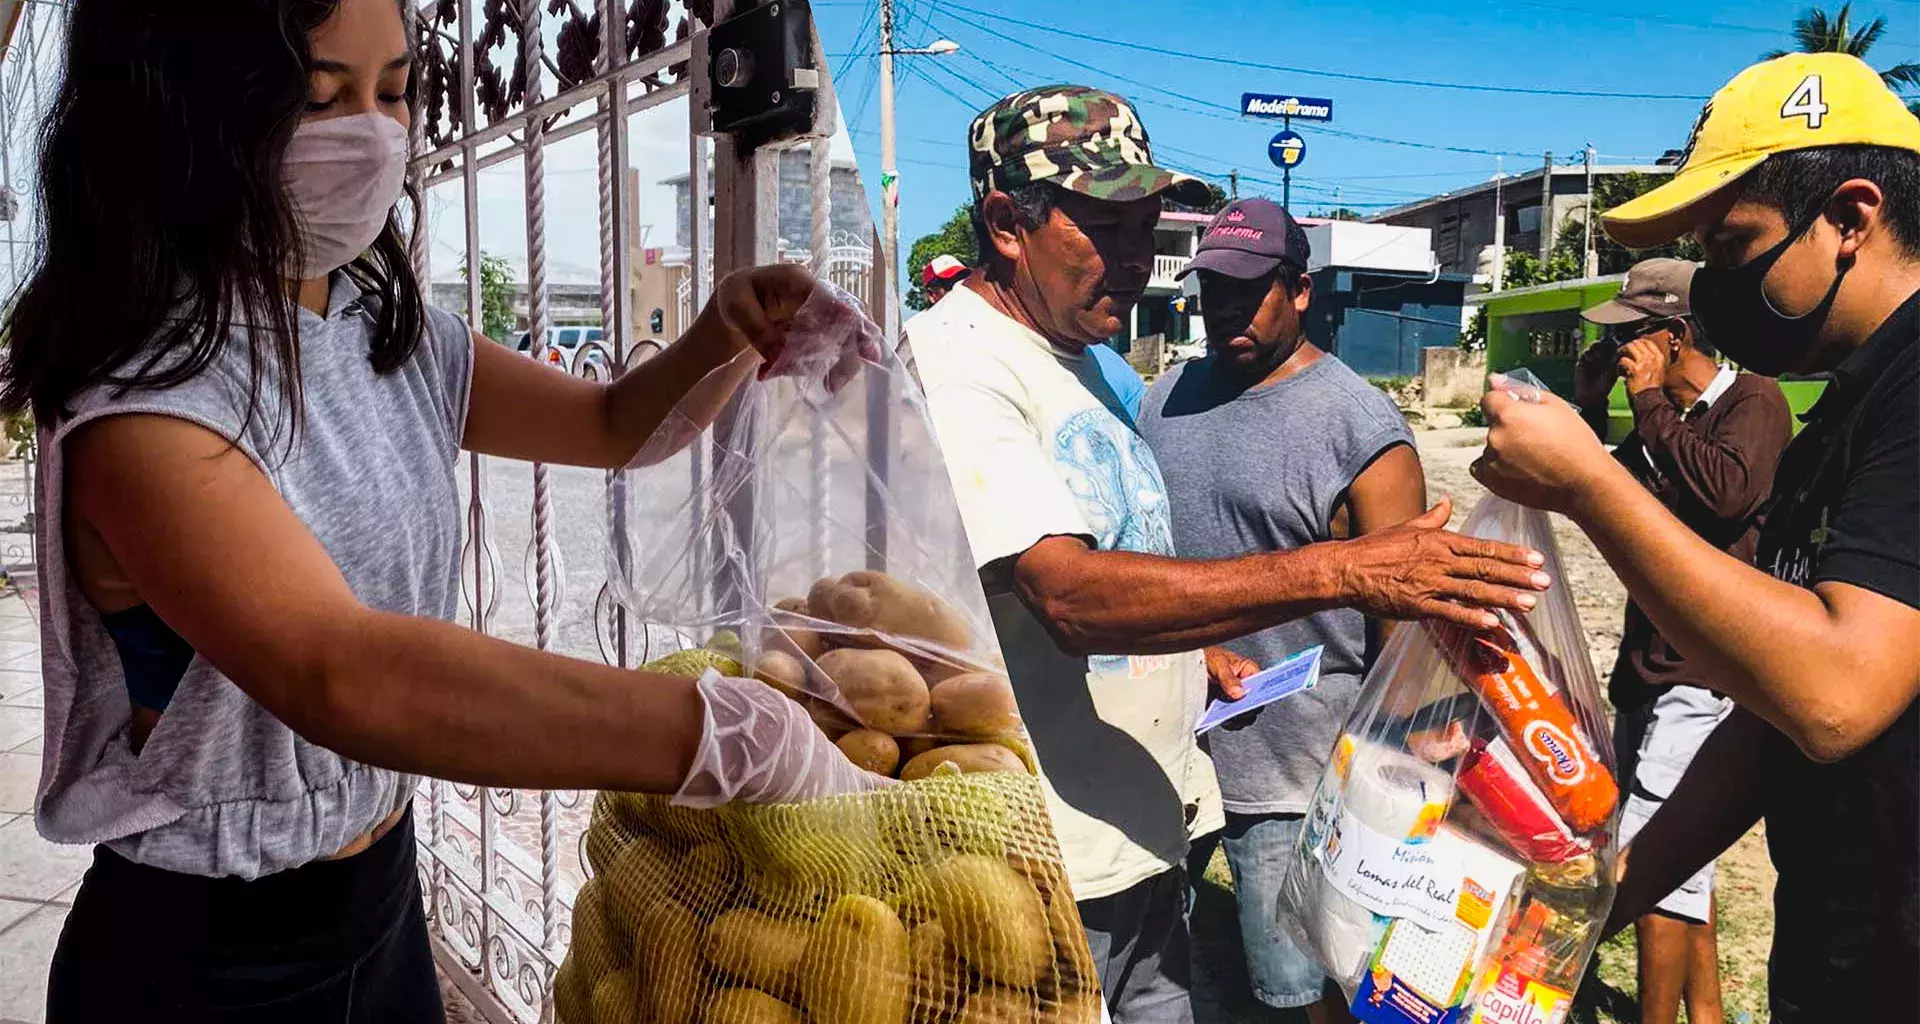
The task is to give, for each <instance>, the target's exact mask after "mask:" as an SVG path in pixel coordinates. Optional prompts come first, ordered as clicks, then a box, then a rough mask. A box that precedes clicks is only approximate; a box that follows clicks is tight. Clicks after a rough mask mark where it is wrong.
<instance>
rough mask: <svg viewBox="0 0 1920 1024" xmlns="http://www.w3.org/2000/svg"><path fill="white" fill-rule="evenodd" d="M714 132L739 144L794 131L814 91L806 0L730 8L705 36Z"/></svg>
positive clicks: (804, 125)
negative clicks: (734, 139)
mask: <svg viewBox="0 0 1920 1024" xmlns="http://www.w3.org/2000/svg"><path fill="white" fill-rule="evenodd" d="M707 40H708V41H707V54H708V60H707V76H708V80H709V85H710V86H711V87H712V91H711V93H710V95H711V96H712V116H713V130H714V131H715V132H716V133H728V134H732V135H734V136H735V137H736V138H737V139H739V140H740V141H742V142H749V143H755V144H757V143H761V142H768V141H772V140H774V139H779V138H784V137H789V136H794V135H800V134H804V133H806V132H807V131H809V130H810V129H811V128H812V126H813V117H814V104H815V102H816V101H817V97H818V95H819V89H818V88H817V84H818V82H819V80H820V79H819V76H821V75H825V74H827V73H828V72H827V69H825V68H822V67H818V66H817V65H816V63H815V61H814V53H813V9H812V7H811V5H809V4H808V2H807V0H761V2H760V3H758V4H756V5H755V6H752V7H747V8H744V9H738V10H736V13H735V14H734V15H733V17H731V18H728V19H727V20H726V21H723V22H721V23H719V24H718V25H715V26H713V28H712V29H711V31H710V32H709V34H708V37H707Z"/></svg>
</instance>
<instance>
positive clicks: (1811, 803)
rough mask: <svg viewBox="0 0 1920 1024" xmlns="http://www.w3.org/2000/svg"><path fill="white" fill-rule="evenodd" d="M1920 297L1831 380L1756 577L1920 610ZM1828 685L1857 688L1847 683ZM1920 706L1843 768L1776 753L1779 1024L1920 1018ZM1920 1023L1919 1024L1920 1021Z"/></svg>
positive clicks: (1764, 537)
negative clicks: (1827, 586)
mask: <svg viewBox="0 0 1920 1024" xmlns="http://www.w3.org/2000/svg"><path fill="white" fill-rule="evenodd" d="M1917 357H1920V293H1915V294H1914V295H1913V296H1912V297H1910V298H1909V299H1908V300H1907V301H1906V303H1905V304H1903V305H1902V306H1901V307H1900V308H1899V310H1898V311H1896V312H1895V313H1894V314H1893V316H1891V317H1889V318H1888V319H1887V321H1886V322H1885V323H1884V324H1882V325H1881V326H1880V328H1879V329H1878V330H1877V331H1875V332H1874V335H1873V337H1872V338H1871V339H1869V340H1868V342H1867V343H1866V344H1865V345H1864V346H1862V347H1861V348H1860V349H1858V350H1857V351H1855V352H1854V354H1853V355H1851V356H1849V357H1848V358H1847V360H1846V361H1845V362H1844V363H1842V364H1841V365H1840V366H1839V367H1838V368H1837V369H1835V370H1834V373H1833V381H1832V383H1831V384H1829V385H1828V387H1827V390H1826V393H1825V394H1823V395H1822V396H1821V398H1820V401H1819V402H1818V403H1817V404H1816V405H1815V406H1814V407H1813V409H1812V410H1811V411H1809V412H1808V414H1807V417H1806V419H1807V426H1806V428H1805V430H1803V431H1802V432H1801V434H1800V436H1799V437H1798V438H1796V439H1795V440H1794V442H1793V444H1792V445H1790V446H1789V447H1788V448H1787V451H1786V453H1785V455H1783V456H1782V457H1781V460H1780V468H1779V472H1778V474H1777V475H1776V477H1775V480H1774V497H1773V503H1772V504H1771V505H1770V506H1769V508H1768V510H1767V513H1766V525H1765V526H1764V528H1763V529H1762V530H1761V533H1760V540H1759V550H1758V555H1757V557H1756V559H1755V564H1756V565H1758V566H1759V567H1760V568H1761V569H1762V570H1765V571H1767V572H1771V573H1772V574H1773V575H1774V576H1776V577H1778V578H1779V579H1783V580H1786V581H1787V582H1789V583H1793V584H1796V585H1798V586H1803V587H1812V586H1814V585H1815V584H1818V583H1826V582H1835V583H1847V584H1851V585H1853V586H1856V587H1861V588H1864V589H1866V590H1871V591H1874V592H1875V593H1879V594H1884V595H1886V596H1887V597H1890V598H1893V599H1894V600H1896V601H1900V602H1902V603H1904V604H1906V605H1908V606H1910V607H1920V362H1917V361H1916V360H1917ZM1829 682H1830V685H1834V686H1845V685H1846V684H1847V681H1846V680H1845V679H1843V678H1835V679H1833V680H1830V681H1829ZM1917 708H1920V705H1914V704H1909V705H1908V706H1907V709H1906V711H1905V712H1903V713H1902V714H1901V715H1900V717H1899V719H1898V720H1897V721H1895V722H1894V724H1893V726H1892V727H1891V728H1889V729H1887V731H1886V732H1884V733H1882V734H1881V735H1880V736H1879V737H1878V738H1876V739H1874V740H1873V741H1872V742H1870V743H1868V744H1867V745H1866V747H1864V748H1863V749H1861V750H1860V751H1859V752H1858V753H1856V754H1854V755H1853V756H1852V757H1849V758H1846V759H1845V760H1842V761H1839V762H1836V763H1833V764H1820V763H1818V762H1815V761H1813V760H1810V759H1809V758H1807V756H1806V755H1804V754H1802V753H1801V752H1800V751H1799V750H1798V749H1797V748H1796V747H1795V746H1794V745H1793V744H1792V742H1790V741H1789V740H1788V739H1787V738H1786V737H1785V736H1784V735H1781V734H1779V733H1773V734H1771V735H1770V736H1769V740H1768V742H1769V743H1770V744H1772V749H1770V750H1769V751H1768V757H1767V758H1766V761H1765V763H1766V764H1767V766H1768V768H1767V771H1768V774H1769V778H1768V779H1767V783H1768V785H1767V793H1766V796H1765V801H1766V819H1767V843H1768V847H1769V849H1770V850H1771V851H1772V854H1773V862H1774V866H1775V867H1776V868H1778V869H1779V871H1780V880H1779V885H1778V887H1777V888H1776V889H1775V891H1774V932H1773V935H1774V940H1773V957H1772V960H1771V962H1770V963H1769V982H1768V986H1769V991H1770V994H1771V998H1772V1002H1773V1020H1774V1021H1775V1022H1776V1024H1789V1022H1800V1021H1822V1022H1824V1021H1841V1020H1847V1021H1852V1020H1862V1021H1865V1020H1885V1019H1894V1018H1889V1017H1885V1016H1882V1014H1884V1013H1885V1011H1887V1010H1889V1009H1894V1008H1898V1009H1899V1012H1902V1013H1913V1012H1915V1007H1916V1006H1920V710H1917ZM1908 1019H1911V1018H1908Z"/></svg>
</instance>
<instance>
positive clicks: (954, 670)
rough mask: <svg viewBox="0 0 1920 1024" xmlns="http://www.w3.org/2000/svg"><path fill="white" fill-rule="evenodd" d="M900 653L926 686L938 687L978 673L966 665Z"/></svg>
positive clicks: (904, 652) (909, 653)
mask: <svg viewBox="0 0 1920 1024" xmlns="http://www.w3.org/2000/svg"><path fill="white" fill-rule="evenodd" d="M901 653H903V654H906V655H907V660H908V661H911V662H913V668H914V671H916V672H918V673H920V678H922V679H925V680H926V681H927V685H928V686H939V685H940V684H941V683H944V682H946V681H947V680H949V679H952V678H954V677H955V676H964V675H967V674H969V673H972V672H976V671H978V670H977V669H975V668H973V667H971V666H968V665H956V664H954V663H952V662H950V661H938V660H935V659H932V658H923V657H920V656H919V655H918V654H916V653H911V652H906V651H903V652H901Z"/></svg>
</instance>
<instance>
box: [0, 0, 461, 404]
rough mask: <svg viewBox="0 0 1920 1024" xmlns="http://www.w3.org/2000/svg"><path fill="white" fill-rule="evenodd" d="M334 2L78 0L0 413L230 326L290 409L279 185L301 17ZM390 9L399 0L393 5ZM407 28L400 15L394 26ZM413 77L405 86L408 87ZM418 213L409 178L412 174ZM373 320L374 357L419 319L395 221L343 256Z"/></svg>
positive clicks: (175, 372) (110, 381)
mask: <svg viewBox="0 0 1920 1024" xmlns="http://www.w3.org/2000/svg"><path fill="white" fill-rule="evenodd" d="M339 3H340V0H192V2H189V3H154V2H153V0H74V3H73V6H72V11H71V17H70V20H69V25H68V30H67V45H66V63H65V72H64V80H63V81H62V83H61V87H60V90H59V93H58V96H57V97H56V99H55V101H54V105H53V108H52V110H51V111H50V112H49V113H48V115H47V118H46V122H45V123H44V124H43V125H42V127H41V143H40V164H39V202H40V239H39V242H40V257H39V262H38V264H37V266H36V267H35V269H34V272H33V276H32V278H31V279H30V280H29V281H28V283H27V285H26V287H25V288H24V289H23V290H22V291H21V293H20V295H19V298H18V301H17V302H16V303H15V304H14V307H13V309H12V310H11V312H10V313H9V314H8V316H7V322H6V328H5V329H6V338H7V348H8V352H7V358H6V361H5V365H4V367H0V411H4V412H6V413H9V414H12V413H18V412H19V411H21V410H22V409H24V408H27V407H29V406H31V407H32V409H33V412H34V415H35V416H36V417H37V418H38V419H39V421H40V422H41V423H46V424H51V423H53V422H54V421H56V420H58V419H59V418H60V417H62V416H63V415H65V414H66V413H67V410H68V406H69V404H70V403H71V402H72V400H73V398H74V396H75V395H76V394H78V393H79V392H80V391H82V390H83V389H86V388H89V387H94V386H98V385H102V384H104V385H107V386H110V387H113V388H115V389H116V391H118V392H124V391H127V390H130V389H134V388H155V389H158V388H167V387H172V386H175V385H178V384H181V383H184V382H186V381H188V380H191V379H193V378H195V377H196V376H198V375H199V374H201V373H202V372H205V371H206V369H207V366H208V364H209V363H210V362H212V360H213V359H214V357H215V356H216V355H217V354H218V353H219V351H220V350H221V349H222V348H223V347H224V346H226V345H227V344H228V343H229V342H228V338H229V336H230V334H231V332H232V331H233V330H234V329H235V328H236V327H237V326H239V325H246V327H245V334H246V338H247V345H248V354H249V357H250V365H251V370H250V372H251V375H252V379H251V381H250V384H251V387H250V388H249V392H250V396H251V397H250V399H249V405H248V408H247V410H246V414H245V415H246V420H247V422H249V423H250V422H251V421H252V420H253V418H254V416H255V415H256V413H257V412H258V411H259V407H260V401H261V394H262V391H263V386H265V385H267V384H269V383H272V384H277V385H279V388H280V390H281V393H282V394H283V395H285V397H286V408H287V412H288V416H287V420H286V422H285V423H283V424H276V425H275V430H276V436H277V435H278V431H279V428H280V427H281V426H283V425H284V426H287V427H291V428H294V429H297V428H298V425H299V422H300V410H301V393H300V355H299V352H300V341H299V331H298V323H299V320H298V312H297V311H296V309H295V307H294V305H293V303H292V301H291V296H290V295H289V294H288V287H287V275H286V268H287V267H288V266H289V265H290V264H291V262H292V259H290V256H291V255H292V254H296V253H297V252H298V251H299V227H298V224H297V219H296V216H295V214H294V212H293V209H292V207H291V206H290V204H289V201H288V199H287V196H286V194H285V192H284V191H283V190H282V188H281V164H282V158H283V156H284V154H285V152H286V147H287V142H288V140H289V139H290V138H291V136H292V134H293V131H294V128H295V127H296V126H297V125H298V124H299V122H300V118H301V115H302V113H304V111H305V109H306V105H307V101H308V65H309V59H310V57H309V54H308V46H307V37H308V35H309V34H310V33H311V32H312V31H313V30H314V29H316V28H318V27H319V26H320V25H322V24H323V23H325V22H326V20H327V19H328V18H329V17H331V16H332V15H333V12H334V10H335V9H336V8H337V7H338V6H339ZM403 10H404V8H403ZM409 35H411V33H410V34H409ZM416 96H417V89H416V87H414V86H413V85H409V87H408V96H407V101H408V105H409V106H410V107H412V106H415V105H416ZM407 195H408V200H409V202H410V204H411V206H412V210H413V212H414V218H413V223H416V224H417V223H419V217H418V211H419V193H418V192H417V190H415V189H414V188H413V187H412V186H409V188H408V193H407ZM347 273H348V274H349V275H351V277H352V278H353V279H354V281H355V282H356V283H358V284H359V285H360V286H361V287H362V288H363V289H364V290H365V291H366V292H367V293H368V295H369V296H370V298H371V299H374V300H377V301H374V302H370V303H369V308H370V310H371V311H372V312H373V313H374V316H375V317H376V321H377V324H378V330H377V331H376V332H375V335H374V341H373V350H372V362H373V366H374V369H375V370H376V371H378V372H381V373H386V372H390V371H392V370H394V369H395V368H397V367H399V366H400V365H401V364H402V363H404V362H406V361H407V359H408V358H410V357H411V356H412V355H413V352H414V350H415V348H416V346H418V345H419V343H420V338H421V334H422V332H423V330H424V328H425V323H426V309H425V304H424V302H423V300H422V298H421V295H420V285H419V282H418V281H417V280H416V279H415V276H414V272H413V267H412V264H411V262H410V261H409V257H408V253H407V246H406V244H405V242H404V241H403V239H402V235H401V233H400V227H399V223H398V220H397V219H396V218H395V216H394V215H392V214H389V215H388V220H387V226H386V229H385V230H383V231H382V232H381V234H380V237H379V239H378V240H377V241H376V242H375V243H374V245H373V247H372V249H370V250H369V251H368V252H367V253H366V254H364V255H362V256H361V257H360V258H359V259H358V260H356V261H355V262H354V263H353V264H352V265H351V266H350V267H348V268H347Z"/></svg>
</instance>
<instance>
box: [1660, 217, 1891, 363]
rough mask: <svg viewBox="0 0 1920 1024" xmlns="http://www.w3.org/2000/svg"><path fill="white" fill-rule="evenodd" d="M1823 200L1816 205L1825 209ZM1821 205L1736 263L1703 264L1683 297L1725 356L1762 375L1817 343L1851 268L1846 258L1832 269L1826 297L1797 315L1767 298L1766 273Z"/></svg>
mask: <svg viewBox="0 0 1920 1024" xmlns="http://www.w3.org/2000/svg"><path fill="white" fill-rule="evenodd" d="M1824 209H1825V205H1824V204H1822V206H1821V208H1820V210H1824ZM1820 210H1816V211H1815V212H1814V215H1813V216H1812V217H1810V218H1808V219H1807V221H1806V223H1804V224H1802V225H1800V226H1799V227H1798V229H1797V230H1794V231H1792V232H1789V233H1788V234H1787V237H1786V238H1785V239H1784V240H1783V241H1781V243H1780V244H1779V245H1776V246H1774V247H1773V248H1771V249H1768V250H1767V251H1766V252H1763V253H1761V254H1760V255H1758V256H1755V257H1754V258H1752V259H1750V260H1748V261H1747V262H1745V263H1742V264H1741V265H1739V266H1737V267H1701V268H1700V269H1699V270H1697V271H1694V274H1693V285H1692V287H1691V288H1689V289H1688V298H1687V302H1688V304H1689V305H1690V306H1692V307H1693V315H1694V317H1695V318H1696V319H1698V320H1699V321H1700V327H1701V329H1702V330H1703V331H1704V332H1705V333H1706V335H1707V339H1708V340H1709V341H1711V342H1713V345H1714V347H1715V348H1718V349H1719V350H1720V351H1722V352H1724V353H1726V355H1727V358H1728V359H1731V360H1733V361H1734V362H1736V363H1738V364H1740V365H1741V366H1743V367H1745V368H1747V369H1749V370H1752V371H1753V372H1754V373H1758V374H1760V375H1762V376H1766V377H1778V376H1780V375H1781V374H1783V373H1786V372H1787V371H1789V370H1792V369H1795V368H1796V367H1799V366H1801V365H1803V364H1804V363H1805V361H1806V359H1807V357H1808V355H1810V354H1811V353H1812V352H1813V350H1814V347H1815V346H1816V345H1818V344H1819V343H1820V328H1821V327H1822V326H1824V325H1825V324H1826V322H1827V314H1829V313H1831V312H1833V300H1834V299H1835V298H1836V297H1837V296H1838V295H1839V294H1840V282H1841V281H1843V280H1845V279H1846V276H1847V271H1849V270H1851V269H1853V260H1852V259H1851V258H1847V259H1844V260H1842V261H1841V262H1840V265H1839V268H1838V269H1837V270H1836V271H1835V272H1834V275H1833V287H1831V288H1828V289H1827V297H1826V298H1824V299H1821V300H1820V304H1819V305H1818V306H1815V307H1813V308H1812V309H1810V310H1808V311H1807V312H1805V313H1803V314H1801V315H1799V316H1788V315H1786V314H1785V313H1782V312H1780V311H1779V310H1777V309H1775V308H1774V307H1773V303H1772V302H1771V301H1769V300H1768V299H1767V292H1766V283H1767V274H1768V273H1770V272H1772V270H1773V265H1774V264H1776V263H1778V262H1780V257H1782V256H1784V255H1786V252H1787V250H1788V249H1790V248H1792V247H1793V244H1794V243H1795V242H1798V241H1799V240H1800V239H1801V238H1802V237H1804V236H1805V235H1806V233H1807V232H1809V231H1811V230H1813V225H1814V224H1815V223H1816V222H1817V221H1818V220H1819V218H1820Z"/></svg>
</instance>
